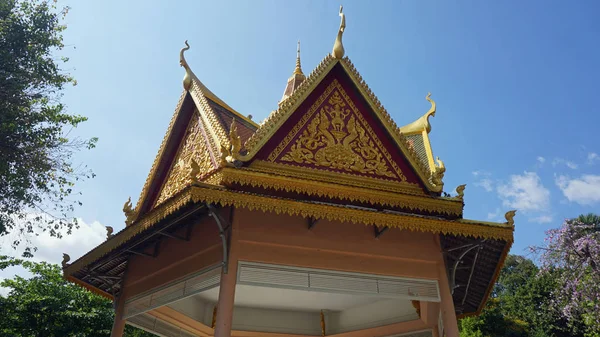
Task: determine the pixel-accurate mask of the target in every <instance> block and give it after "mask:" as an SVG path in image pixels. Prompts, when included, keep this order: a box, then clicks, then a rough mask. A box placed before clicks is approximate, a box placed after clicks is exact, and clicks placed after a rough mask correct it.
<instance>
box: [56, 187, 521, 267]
mask: <svg viewBox="0 0 600 337" xmlns="http://www.w3.org/2000/svg"><path fill="white" fill-rule="evenodd" d="M201 185H202V187H200V186H190V187H187V188H186V189H185V190H183V191H182V192H180V193H179V194H177V195H175V196H174V197H173V198H171V199H170V200H168V201H166V202H165V203H164V204H162V205H160V206H159V207H157V208H155V209H154V210H152V211H151V212H149V213H148V214H147V215H145V216H144V217H143V218H141V219H140V220H139V221H136V222H135V223H134V224H132V225H131V226H129V227H127V228H125V229H124V230H122V231H121V232H119V233H118V234H117V235H115V236H113V237H112V238H110V239H109V240H107V241H106V242H104V243H103V244H101V245H100V246H98V247H96V248H95V249H94V250H92V251H90V252H89V253H87V254H86V255H84V256H82V257H81V258H79V259H78V260H77V261H75V262H73V264H71V265H69V266H68V267H67V268H65V269H64V273H65V275H67V276H69V275H71V274H73V273H74V272H76V271H78V270H80V269H81V268H83V267H85V266H87V265H88V264H90V263H92V262H94V261H96V260H98V259H99V258H101V257H102V256H104V255H106V254H108V253H109V252H111V251H113V250H115V249H116V248H118V247H119V246H120V245H122V244H123V243H125V242H127V241H128V240H130V239H131V238H132V237H134V236H135V235H136V234H138V233H140V232H142V231H144V230H146V229H148V228H149V227H151V226H152V225H154V224H156V223H158V222H159V221H160V220H162V219H164V218H165V217H167V216H168V215H170V214H173V213H174V212H175V211H177V210H178V209H180V208H181V207H183V206H184V205H186V204H187V203H189V202H195V203H200V202H206V203H212V204H218V205H221V206H234V207H240V208H247V209H249V210H259V211H262V212H272V213H276V214H287V215H292V216H301V217H304V218H313V219H326V220H329V221H341V222H350V223H362V224H365V225H376V226H387V227H391V228H400V229H406V230H411V231H420V232H430V233H436V234H453V235H462V236H471V237H476V238H483V239H497V240H503V241H508V242H512V241H513V227H512V226H508V225H507V224H501V223H497V224H496V223H481V224H479V223H475V222H470V221H462V220H455V221H452V220H444V219H439V218H433V217H423V216H415V215H407V214H400V213H392V212H379V211H371V210H365V209H356V208H350V207H345V206H337V205H330V204H324V203H310V202H303V201H297V200H292V199H283V198H274V197H268V196H263V195H257V194H250V193H244V192H236V191H230V190H226V189H223V188H218V187H217V186H210V185H208V184H201Z"/></svg>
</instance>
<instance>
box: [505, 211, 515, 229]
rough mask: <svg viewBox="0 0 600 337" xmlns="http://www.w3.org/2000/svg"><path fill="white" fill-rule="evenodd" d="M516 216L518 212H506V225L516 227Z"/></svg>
mask: <svg viewBox="0 0 600 337" xmlns="http://www.w3.org/2000/svg"><path fill="white" fill-rule="evenodd" d="M515 214H517V211H516V210H512V211H508V212H506V214H504V218H505V219H506V223H507V224H508V225H509V226H512V227H515V220H514V217H515Z"/></svg>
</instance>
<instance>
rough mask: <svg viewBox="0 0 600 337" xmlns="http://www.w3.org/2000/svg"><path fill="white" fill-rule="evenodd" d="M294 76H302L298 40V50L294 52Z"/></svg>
mask: <svg viewBox="0 0 600 337" xmlns="http://www.w3.org/2000/svg"><path fill="white" fill-rule="evenodd" d="M294 74H295V75H296V74H298V75H304V73H303V72H302V66H301V65H300V40H298V49H297V50H296V69H294Z"/></svg>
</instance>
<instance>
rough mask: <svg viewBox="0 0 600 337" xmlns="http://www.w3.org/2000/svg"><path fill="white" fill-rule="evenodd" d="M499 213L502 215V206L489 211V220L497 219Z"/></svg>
mask: <svg viewBox="0 0 600 337" xmlns="http://www.w3.org/2000/svg"><path fill="white" fill-rule="evenodd" d="M499 215H500V208H496V210H495V211H494V212H489V213H488V214H487V219H488V220H489V221H493V220H497V219H498V216H499Z"/></svg>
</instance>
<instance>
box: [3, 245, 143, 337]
mask: <svg viewBox="0 0 600 337" xmlns="http://www.w3.org/2000/svg"><path fill="white" fill-rule="evenodd" d="M10 266H21V267H23V268H25V269H26V270H28V271H29V272H31V273H32V274H33V277H31V278H30V279H25V278H23V277H19V276H16V277H15V278H13V279H7V280H3V281H1V282H0V286H1V287H6V288H8V290H9V293H8V295H7V296H6V297H4V296H0V312H1V313H2V318H1V319H0V336H14V337H37V336H45V337H54V336H56V337H59V336H60V337H63V336H78V337H86V336H109V335H110V331H111V328H112V323H113V318H114V311H113V308H112V303H111V302H110V301H109V300H107V299H106V298H104V297H101V296H99V295H96V294H93V293H91V292H89V291H88V290H86V289H84V288H82V287H79V286H77V285H75V284H73V283H70V282H68V281H66V280H65V279H64V278H63V277H62V272H61V269H60V267H59V266H58V265H54V264H49V263H45V262H42V263H36V262H31V261H26V260H20V259H14V258H9V257H6V256H0V270H3V269H5V268H7V267H10ZM125 336H128V337H148V336H154V335H153V334H150V333H147V332H145V331H143V330H139V329H136V328H133V327H131V326H127V327H126V333H125Z"/></svg>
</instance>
